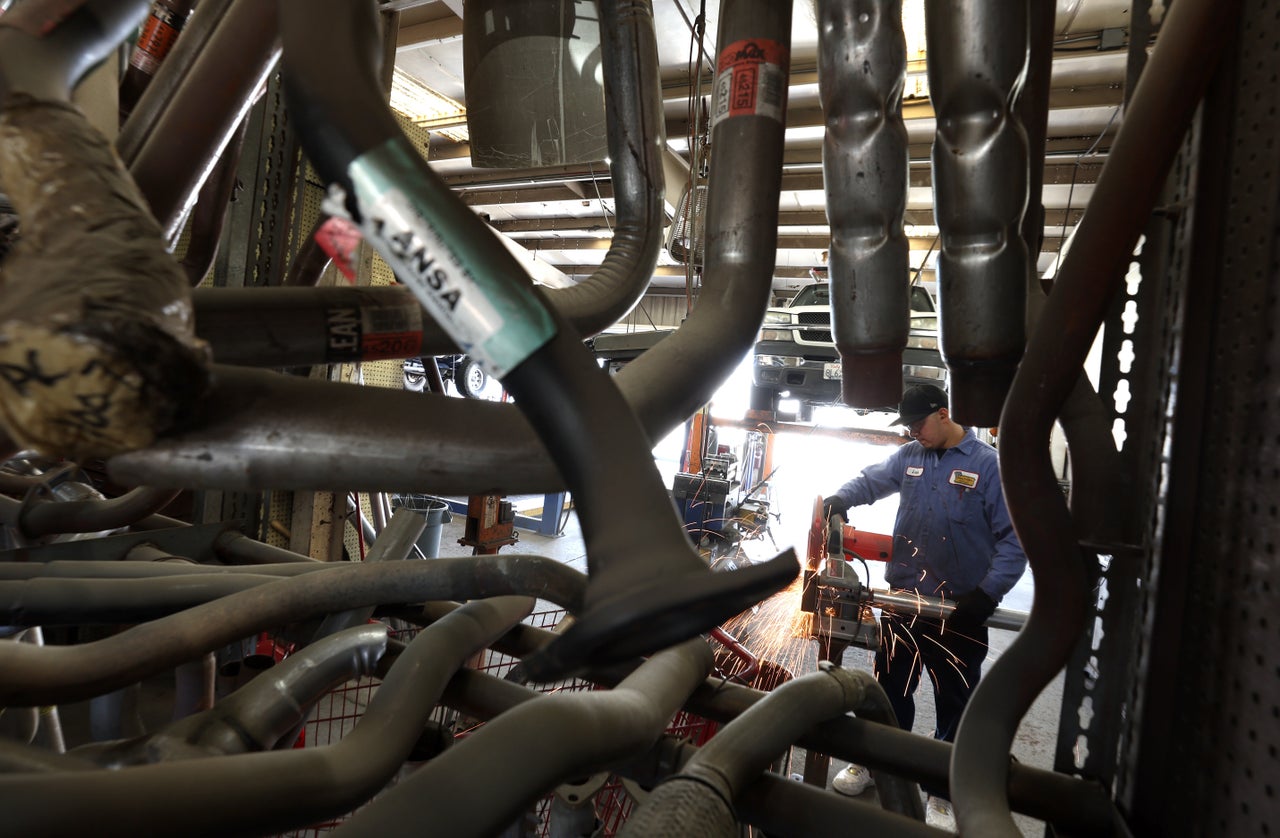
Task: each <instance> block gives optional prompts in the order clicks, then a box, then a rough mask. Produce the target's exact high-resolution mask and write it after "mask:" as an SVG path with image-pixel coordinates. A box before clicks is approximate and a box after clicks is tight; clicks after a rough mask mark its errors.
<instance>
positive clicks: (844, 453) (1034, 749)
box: [439, 427, 1063, 836]
mask: <svg viewBox="0 0 1280 838" xmlns="http://www.w3.org/2000/svg"><path fill="white" fill-rule="evenodd" d="M718 431H719V434H720V442H721V443H722V444H728V445H730V447H731V448H733V447H735V446H737V445H739V444H740V439H739V432H735V431H734V430H733V429H726V428H720V429H718ZM820 431H821V429H820V428H816V427H815V428H812V429H810V430H808V431H804V432H788V433H780V434H778V435H777V439H776V441H775V443H774V465H775V466H776V472H775V473H774V477H773V479H772V480H771V481H770V484H771V485H770V493H771V494H770V497H771V499H772V504H771V507H772V509H774V510H776V511H777V518H776V519H774V520H772V521H771V524H770V534H769V535H770V536H772V537H771V538H770V537H769V536H763V537H761V538H758V539H754V540H749V541H744V542H743V543H742V545H741V549H742V550H743V552H744V553H746V554H747V555H748V556H749V557H750V558H753V559H764V558H768V557H770V556H772V555H774V554H775V553H776V552H777V551H780V550H782V549H785V548H786V547H789V546H790V547H795V549H796V551H797V554H799V553H801V552H803V549H804V545H805V543H806V541H807V534H808V526H809V518H810V516H811V513H812V508H813V503H814V500H815V498H816V497H817V496H819V495H823V494H830V493H832V492H834V491H835V490H836V489H837V488H839V486H840V484H841V483H843V482H844V481H845V480H847V479H849V478H850V477H853V476H854V475H856V474H857V473H858V472H859V471H860V470H861V469H862V468H863V467H865V466H867V465H870V464H872V463H875V462H879V461H880V460H881V459H883V458H884V457H885V456H886V455H887V454H888V453H889V451H890V450H891V448H890V447H889V446H886V445H884V444H875V443H870V442H863V441H853V440H849V439H845V438H841V437H839V436H828V435H825V434H823V433H821V432H820ZM682 446H683V439H682V435H681V434H680V433H679V432H678V433H677V434H673V435H672V437H669V438H668V439H667V440H663V441H662V442H660V443H659V445H658V446H656V447H655V455H656V463H657V467H658V469H659V471H660V472H661V473H662V475H663V480H664V484H665V485H667V486H668V487H670V486H671V485H672V479H673V477H674V474H675V472H676V471H677V470H678V462H679V451H680V449H681V448H682ZM736 496H737V490H736V489H735V490H734V492H733V493H731V496H730V499H731V500H732V499H733V498H735V497H736ZM514 500H515V501H516V503H517V505H518V506H520V507H521V508H522V509H530V508H531V507H533V509H532V511H533V512H536V511H537V510H536V507H537V506H538V505H539V504H540V501H541V499H540V498H537V497H533V498H529V497H520V498H516V499H514ZM896 508H897V499H896V496H895V497H893V498H888V499H885V500H883V501H880V502H878V503H876V504H874V505H873V506H870V507H856V508H854V509H853V510H852V511H851V513H852V514H851V517H852V523H853V525H854V526H856V527H858V528H860V529H865V530H870V531H873V532H882V533H889V532H891V531H892V528H893V517H894V513H895V511H896ZM464 522H465V515H459V514H454V515H453V516H452V520H451V521H450V522H448V523H446V524H444V525H443V528H442V532H441V538H440V551H439V554H440V556H442V557H450V556H469V555H472V548H470V547H465V546H462V545H459V544H458V539H459V538H461V537H462V534H463V527H464ZM517 532H518V533H519V542H518V543H517V544H515V545H513V546H511V547H504V548H502V550H501V551H500V552H517V553H531V554H536V555H541V556H547V557H551V558H557V559H559V560H561V561H562V562H564V563H565V564H568V565H570V566H571V567H574V568H577V569H579V570H582V571H583V572H585V571H586V551H585V548H584V546H583V541H582V533H581V529H580V527H579V523H578V518H577V515H576V514H575V513H574V512H573V511H572V509H570V510H569V511H568V512H567V514H566V516H565V526H564V529H563V533H562V534H561V535H559V536H544V535H540V534H538V533H537V532H534V531H532V530H528V529H521V528H518V529H517ZM854 564H855V565H857V567H858V569H859V571H861V566H860V565H858V563H856V562H855V563H854ZM882 568H883V565H880V564H877V563H871V564H870V570H871V573H872V574H873V576H872V580H871V581H872V584H873V585H874V586H875V587H883V586H884V579H883V571H882ZM1033 590H1034V585H1033V580H1032V578H1031V573H1030V571H1028V572H1027V573H1026V574H1024V575H1023V577H1022V579H1021V581H1020V582H1019V583H1018V585H1017V586H1016V587H1015V588H1014V590H1013V591H1011V592H1010V594H1009V595H1008V596H1006V597H1005V599H1004V600H1003V601H1002V602H1001V607H1002V608H1009V609H1013V610H1017V611H1027V610H1028V609H1029V608H1030V606H1031V597H1032V592H1033ZM788 596H790V597H791V599H790V600H785V598H786V597H788ZM776 599H778V600H781V602H780V603H766V604H763V605H762V606H761V611H767V610H769V608H768V606H769V605H773V606H774V608H775V610H776V608H778V607H782V608H784V609H787V610H790V608H791V601H795V602H798V595H796V594H795V593H794V592H792V593H791V594H787V593H786V592H784V593H782V594H778V595H776ZM1014 636H1015V635H1014V634H1013V633H1012V632H1009V631H1002V630H996V629H993V630H991V632H990V647H991V648H990V654H989V655H988V657H987V663H986V666H985V667H984V671H986V670H989V669H990V667H991V665H992V664H993V663H994V662H995V660H996V659H997V658H999V656H1000V654H1001V653H1002V652H1003V651H1004V650H1005V649H1006V648H1008V646H1009V644H1010V643H1011V642H1012V641H1013V639H1014ZM753 651H755V650H753ZM770 657H772V658H774V659H775V660H777V662H779V663H782V664H784V665H785V666H786V667H787V668H788V669H790V670H791V671H792V672H793V674H796V675H801V674H805V673H808V672H813V671H815V670H816V669H817V664H818V655H817V644H816V643H814V642H811V641H806V640H801V639H798V638H797V639H791V640H789V641H786V642H784V643H782V644H780V645H779V646H778V648H777V649H776V650H775V651H774V652H773V654H772V655H770ZM873 662H874V657H873V653H872V652H871V651H870V650H867V649H862V648H857V647H853V648H849V649H848V650H847V651H846V652H845V653H844V655H843V659H842V660H841V661H840V664H841V665H842V666H845V667H849V668H859V669H863V670H865V671H867V672H871V671H872V665H873ZM927 682H928V679H926V678H922V679H921V688H920V689H919V690H918V691H917V693H916V708H917V710H916V720H915V728H914V730H915V732H916V733H922V734H925V735H931V734H932V731H933V728H934V708H933V692H932V688H931V687H927V686H925V684H926V683H927ZM1062 683H1063V675H1062V674H1059V675H1058V677H1057V678H1056V679H1055V680H1054V682H1053V683H1051V684H1050V685H1049V686H1048V687H1047V688H1046V689H1045V690H1044V691H1043V693H1042V694H1041V695H1040V696H1039V698H1038V699H1037V700H1036V702H1035V704H1034V705H1033V706H1032V708H1031V710H1030V712H1028V714H1027V715H1026V717H1025V718H1024V719H1023V720H1022V723H1021V725H1020V726H1019V729H1018V734H1017V737H1016V739H1015V741H1014V745H1013V755H1014V756H1015V757H1016V758H1017V759H1018V760H1019V761H1020V762H1022V763H1024V764H1027V765H1031V766H1035V767H1037V768H1045V769H1052V768H1053V755H1054V748H1055V743H1056V738H1057V731H1058V714H1059V710H1060V707H1061V703H1062ZM804 760H805V755H804V751H803V749H801V748H794V749H792V759H791V765H792V769H791V770H792V772H794V773H796V774H799V773H800V772H802V771H803V770H804ZM845 765H846V763H844V762H841V761H839V760H832V761H831V765H830V768H829V771H828V787H830V778H831V777H833V776H834V775H835V774H836V773H838V772H839V771H840V770H842V769H843V768H844V767H845ZM860 799H864V800H867V801H869V802H874V801H875V800H876V792H875V788H874V787H872V788H871V789H869V790H867V791H866V792H864V793H863V794H862V795H861V797H860ZM1015 819H1016V820H1017V822H1018V825H1019V826H1020V828H1021V829H1022V832H1023V834H1024V835H1027V836H1032V835H1035V836H1039V835H1043V834H1044V824H1043V823H1042V822H1041V821H1038V820H1036V819H1034V818H1030V817H1026V816H1022V815H1015Z"/></svg>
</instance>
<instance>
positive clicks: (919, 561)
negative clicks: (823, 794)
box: [823, 385, 1027, 827]
mask: <svg viewBox="0 0 1280 838" xmlns="http://www.w3.org/2000/svg"><path fill="white" fill-rule="evenodd" d="M899 413H900V415H899V416H898V418H897V419H895V420H894V422H893V424H895V425H906V426H907V429H908V430H909V431H910V433H911V437H912V439H913V441H912V442H909V443H907V444H906V445H903V446H901V447H900V448H898V449H897V450H896V451H894V452H893V453H892V454H890V455H889V457H888V458H887V459H885V460H884V461H883V462H880V463H878V464H876V465H873V466H870V467H868V468H866V469H864V470H863V472H862V474H860V475H859V476H857V477H855V478H854V479H852V480H850V481H849V482H848V483H845V484H844V485H843V486H841V487H840V489H839V490H838V491H837V492H836V493H835V494H834V495H832V496H830V497H828V498H825V499H824V500H823V506H824V507H825V509H824V512H825V513H826V514H827V515H828V517H830V516H831V515H833V514H838V515H840V516H841V517H842V518H843V517H847V513H848V510H849V507H851V506H862V505H864V504H870V503H874V502H875V501H877V500H880V499H881V498H885V497H888V496H889V495H892V494H894V493H895V492H897V493H899V494H900V497H899V500H898V516H897V520H896V521H895V522H894V527H893V535H894V540H893V555H892V557H891V559H890V563H889V566H888V568H887V569H886V570H885V581H886V582H887V583H888V584H889V586H890V587H891V588H892V589H895V590H904V591H913V592H918V593H921V594H925V595H927V596H932V597H945V598H946V599H948V600H952V601H953V602H954V603H955V612H954V613H953V614H952V616H951V618H950V619H948V620H946V621H945V622H938V621H935V620H926V619H923V618H915V619H911V618H902V617H893V616H890V615H889V614H887V613H886V614H885V615H884V616H882V617H881V622H880V627H881V641H880V648H879V649H877V650H876V678H877V680H879V682H880V684H881V685H883V686H884V688H885V691H886V692H887V693H888V694H889V700H890V701H891V702H892V703H893V709H894V711H895V712H896V713H897V716H898V724H899V725H900V726H901V727H902V728H903V729H905V730H911V726H912V724H913V722H914V721H915V710H916V708H915V699H914V698H913V695H914V694H915V691H916V687H917V686H918V685H919V683H920V673H921V669H922V667H923V669H925V670H927V671H928V672H929V677H930V680H931V681H932V682H933V694H934V704H935V708H936V711H937V727H936V729H935V731H934V736H935V737H937V738H938V739H942V740H945V741H947V742H953V741H955V736H956V728H957V727H958V725H959V724H960V715H961V714H962V713H963V712H964V707H965V704H966V703H967V702H968V700H969V696H970V695H972V693H973V690H974V688H975V687H976V686H977V684H978V679H979V678H980V677H981V675H982V663H983V661H984V660H985V659H986V656H987V627H986V625H984V624H985V623H986V621H987V619H988V618H989V617H990V616H991V614H992V612H994V611H995V609H996V604H997V603H998V602H999V601H1000V599H1001V598H1002V597H1003V596H1004V595H1005V594H1007V593H1008V592H1009V591H1010V589H1012V588H1013V586H1014V585H1015V584H1016V583H1017V581H1018V579H1019V578H1021V576H1022V573H1023V571H1024V570H1026V567H1027V557H1026V555H1025V554H1024V553H1023V552H1022V545H1021V544H1019V543H1018V536H1017V535H1016V534H1015V533H1014V531H1013V524H1012V522H1011V521H1010V520H1009V510H1008V509H1007V508H1006V507H1005V502H1004V491H1003V489H1002V488H1001V486H1000V472H999V464H998V460H997V456H996V451H995V449H994V448H992V447H991V446H990V445H988V444H987V443H985V442H983V441H981V440H980V439H978V438H977V437H976V436H975V435H974V433H973V431H972V430H971V429H968V428H965V427H963V426H961V425H958V424H956V423H955V422H953V421H952V420H951V415H950V411H949V410H948V408H947V394H946V392H944V391H943V390H942V389H940V388H938V387H935V386H933V385H923V386H919V387H912V388H910V389H908V390H907V391H906V392H905V393H903V396H902V404H901V405H900V407H899ZM871 782H872V780H871V774H870V772H869V771H867V769H866V768H864V767H862V766H860V765H850V766H849V767H848V768H846V769H845V770H843V771H841V772H840V773H839V774H837V775H836V777H835V779H834V781H833V782H832V785H833V786H834V787H835V790H836V791H838V792H841V793H843V794H850V795H857V794H861V793H862V792H863V791H865V790H866V789H867V787H868V786H870V785H871ZM925 791H926V792H927V793H928V794H929V800H928V807H927V810H926V814H927V816H928V820H929V823H930V824H933V825H937V826H943V827H948V826H949V827H954V824H955V820H954V817H953V816H952V814H951V804H950V803H949V801H948V800H947V798H946V795H945V790H943V789H930V788H926V789H925Z"/></svg>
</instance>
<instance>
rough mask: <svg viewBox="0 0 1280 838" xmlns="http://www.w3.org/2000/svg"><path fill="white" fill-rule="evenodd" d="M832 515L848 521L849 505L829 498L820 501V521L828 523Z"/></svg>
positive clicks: (838, 499) (835, 498) (837, 499)
mask: <svg viewBox="0 0 1280 838" xmlns="http://www.w3.org/2000/svg"><path fill="white" fill-rule="evenodd" d="M832 515H839V516H840V517H841V518H844V519H845V520H846V521H847V520H849V504H847V503H845V502H844V501H842V500H840V498H837V497H834V496H833V497H829V498H823V499H822V520H824V521H830V520H831V516H832Z"/></svg>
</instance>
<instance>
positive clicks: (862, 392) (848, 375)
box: [840, 349, 902, 408]
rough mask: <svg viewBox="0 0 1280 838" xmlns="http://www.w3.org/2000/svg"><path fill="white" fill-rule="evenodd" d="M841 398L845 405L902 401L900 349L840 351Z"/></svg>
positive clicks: (877, 405) (890, 403) (875, 405)
mask: <svg viewBox="0 0 1280 838" xmlns="http://www.w3.org/2000/svg"><path fill="white" fill-rule="evenodd" d="M840 360H841V365H842V372H841V389H840V398H841V400H842V401H843V402H844V403H845V404H847V405H849V407H866V408H878V407H889V406H892V405H897V404H898V402H900V401H902V350H901V349H899V350H897V351H896V352H859V353H852V352H850V353H846V352H845V351H844V350H841V352H840Z"/></svg>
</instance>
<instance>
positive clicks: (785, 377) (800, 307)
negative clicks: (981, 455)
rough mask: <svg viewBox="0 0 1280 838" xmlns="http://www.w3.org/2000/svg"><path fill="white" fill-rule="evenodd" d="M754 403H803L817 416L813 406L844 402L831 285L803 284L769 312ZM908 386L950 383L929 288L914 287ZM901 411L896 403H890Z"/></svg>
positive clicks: (803, 415) (806, 413) (763, 406)
mask: <svg viewBox="0 0 1280 838" xmlns="http://www.w3.org/2000/svg"><path fill="white" fill-rule="evenodd" d="M754 356H755V358H754V364H753V368H752V375H751V382H752V388H751V389H752V392H751V406H752V408H754V409H756V410H767V411H776V410H777V409H778V402H779V401H780V400H781V399H795V400H796V401H797V402H798V408H797V418H798V419H799V420H800V421H808V420H809V419H811V418H812V413H813V406H814V405H824V404H839V403H840V353H839V352H838V351H837V350H836V345H835V342H834V341H833V340H832V339H831V286H830V285H829V284H828V283H825V282H818V283H814V284H813V285H806V286H805V287H803V288H801V289H800V290H799V291H798V292H797V293H796V295H795V296H794V297H792V298H791V300H790V302H789V303H788V304H787V306H786V307H785V308H771V309H769V310H768V311H767V312H765V315H764V324H763V325H762V327H761V329H760V338H759V340H758V341H757V342H756V345H755V351H754ZM902 379H903V386H904V387H909V386H911V385H914V384H936V385H938V386H939V387H943V388H945V387H946V386H947V368H946V364H945V363H943V361H942V355H941V354H940V353H939V351H938V310H937V306H936V305H935V304H934V301H933V297H932V296H931V295H930V294H929V291H928V290H927V289H926V288H924V287H923V286H920V285H913V286H912V287H911V329H910V332H909V334H908V337H907V348H906V349H905V350H904V351H903V353H902ZM885 410H896V405H885Z"/></svg>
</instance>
